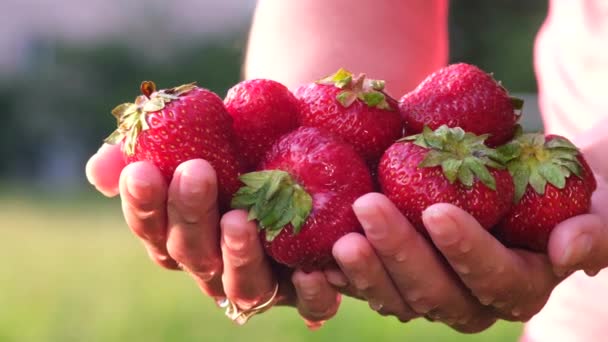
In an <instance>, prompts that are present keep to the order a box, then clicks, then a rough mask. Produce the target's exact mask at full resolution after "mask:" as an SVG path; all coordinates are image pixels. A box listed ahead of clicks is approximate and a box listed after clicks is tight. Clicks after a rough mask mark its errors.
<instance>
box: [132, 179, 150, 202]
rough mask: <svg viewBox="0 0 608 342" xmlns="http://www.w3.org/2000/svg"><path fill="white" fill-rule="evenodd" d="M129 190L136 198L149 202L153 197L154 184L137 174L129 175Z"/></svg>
mask: <svg viewBox="0 0 608 342" xmlns="http://www.w3.org/2000/svg"><path fill="white" fill-rule="evenodd" d="M127 191H128V192H129V194H130V195H131V196H133V197H134V198H135V199H136V200H139V201H142V202H144V203H145V202H148V201H150V200H151V198H152V184H151V183H150V182H148V181H147V180H145V179H141V178H139V177H136V176H133V175H131V176H129V177H127Z"/></svg>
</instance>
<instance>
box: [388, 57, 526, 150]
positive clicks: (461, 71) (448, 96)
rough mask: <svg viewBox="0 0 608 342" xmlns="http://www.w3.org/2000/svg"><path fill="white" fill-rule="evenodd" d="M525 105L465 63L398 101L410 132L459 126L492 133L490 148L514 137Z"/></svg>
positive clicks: (430, 78)
mask: <svg viewBox="0 0 608 342" xmlns="http://www.w3.org/2000/svg"><path fill="white" fill-rule="evenodd" d="M522 106H523V102H522V101H521V100H520V99H516V98H512V97H510V96H509V94H508V93H507V91H506V90H505V88H503V87H502V86H501V85H500V83H499V82H496V80H494V78H493V77H492V75H490V74H488V73H486V72H484V71H483V70H481V69H479V68H477V67H476V66H473V65H470V64H465V63H459V64H452V65H449V66H447V67H445V68H443V69H440V70H438V71H436V72H435V73H433V74H431V75H429V76H428V77H427V78H426V79H425V80H424V81H422V83H420V85H418V87H417V88H416V89H414V90H413V91H412V92H410V93H408V94H406V95H404V96H403V97H402V98H401V100H400V102H399V109H400V111H401V115H402V116H403V119H404V121H405V125H406V127H407V129H408V132H411V133H420V132H422V128H423V127H424V126H429V127H430V128H431V129H437V128H438V127H439V126H442V125H447V126H449V127H460V128H462V129H464V130H465V131H466V132H471V133H474V134H477V135H481V134H489V135H490V136H489V137H488V139H487V143H488V145H490V146H498V145H502V144H504V143H506V142H508V141H509V140H511V139H512V138H513V135H514V132H515V126H516V123H517V120H518V119H519V116H520V110H521V108H522Z"/></svg>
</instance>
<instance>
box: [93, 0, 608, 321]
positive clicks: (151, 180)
mask: <svg viewBox="0 0 608 342" xmlns="http://www.w3.org/2000/svg"><path fill="white" fill-rule="evenodd" d="M446 11H447V1H444V0H434V1H428V0H415V1H407V2H406V1H399V0H392V1H384V2H377V1H373V0H360V1H358V2H357V3H356V6H353V5H352V2H351V1H345V0H335V1H332V2H328V1H324V0H307V1H282V0H260V1H259V4H258V8H257V10H256V15H255V18H254V22H253V26H252V30H251V36H250V41H249V47H248V53H247V58H246V62H245V67H244V69H245V77H246V78H255V77H264V78H272V79H275V80H278V81H281V82H283V83H285V84H287V85H288V86H290V87H295V86H297V85H299V84H301V83H305V82H310V81H312V80H314V79H317V78H319V77H320V76H322V75H325V74H329V73H331V72H333V71H335V70H336V69H337V68H338V67H341V66H344V67H347V68H349V69H351V70H352V71H354V72H360V71H365V72H366V73H367V74H369V75H370V76H372V77H374V78H378V79H385V80H387V83H388V85H389V87H388V91H389V92H390V93H391V94H392V95H393V96H396V97H397V96H400V95H402V94H403V93H405V92H406V91H408V90H411V89H412V88H413V87H414V86H415V85H416V84H417V83H418V82H419V81H420V80H421V79H422V78H423V77H424V76H426V75H427V74H428V73H430V72H432V71H433V70H436V69H437V68H439V67H441V66H443V65H444V64H445V63H446V60H447V38H446ZM344 28H347V29H344ZM361 41H364V42H366V44H361ZM585 139H586V138H585V136H582V137H581V138H580V139H575V143H577V144H578V143H580V145H581V147H583V151H584V152H585V153H586V154H588V156H589V159H591V160H590V164H591V165H592V166H593V167H594V168H595V169H596V170H605V168H603V169H602V166H601V163H602V161H601V158H599V155H600V154H601V153H600V151H601V149H602V148H605V147H602V145H601V144H599V145H598V144H597V143H595V142H593V141H591V142H589V141H586V140H585ZM594 156H598V157H594ZM598 158H599V159H598ZM598 165H599V166H598ZM87 175H88V178H89V180H90V181H91V183H92V184H94V185H95V186H96V187H97V188H98V189H99V191H101V192H102V193H104V194H106V195H108V196H114V195H116V194H118V193H120V194H121V199H122V201H123V212H124V215H125V219H126V221H127V223H128V225H129V226H130V227H131V229H132V230H133V231H134V233H135V234H136V235H137V236H139V237H140V238H141V239H142V240H143V241H144V245H145V247H146V248H147V250H148V253H149V254H150V256H151V258H152V259H153V260H154V261H155V262H156V263H158V264H159V265H161V266H163V267H166V268H169V269H177V268H178V263H179V264H181V265H183V268H184V269H185V270H187V271H189V273H190V274H192V275H193V277H194V279H195V280H196V282H197V283H198V284H199V286H200V287H201V288H202V290H203V291H204V292H205V293H206V294H207V295H209V296H212V297H215V298H218V299H219V298H224V297H228V298H229V299H231V300H233V301H235V302H237V303H238V304H239V305H240V306H241V307H244V308H245V307H250V306H253V305H254V304H255V303H257V302H259V301H260V300H263V299H264V298H265V297H267V296H268V295H269V294H270V293H271V292H272V289H273V286H274V284H275V282H276V281H279V282H280V283H281V293H280V298H281V302H280V303H281V304H287V305H292V306H296V307H297V308H298V311H299V312H300V314H301V315H302V316H303V317H304V319H305V321H306V322H307V324H308V325H309V326H310V327H312V328H316V327H319V326H320V322H322V321H323V320H325V319H328V318H330V317H332V316H333V315H334V314H335V312H336V310H337V308H338V305H339V295H338V293H337V292H336V288H337V289H340V291H341V292H343V293H346V294H349V295H352V296H355V297H357V298H362V299H364V300H367V301H368V302H369V303H370V306H371V307H372V309H375V310H377V311H379V312H380V313H381V314H383V315H394V316H396V317H398V318H399V319H400V320H402V321H407V320H410V319H413V318H416V317H421V316H425V317H427V318H428V319H432V320H436V321H441V322H444V323H446V324H448V325H450V326H452V327H453V328H455V329H456V330H459V331H463V332H476V331H481V330H484V329H486V328H487V327H489V326H490V325H491V324H492V323H493V322H494V321H495V320H496V319H509V320H527V319H528V318H529V317H530V316H531V315H533V314H534V313H536V312H538V310H540V309H541V308H542V306H543V305H544V303H545V301H546V300H547V298H548V296H549V294H550V293H551V290H552V289H553V287H554V286H556V285H557V284H558V283H559V282H560V281H561V280H562V279H563V277H564V276H565V275H566V274H568V273H569V272H571V271H573V270H577V269H585V270H588V273H590V274H593V273H594V272H596V271H597V270H599V269H601V268H602V267H604V266H605V265H606V260H607V259H608V255H606V253H608V248H607V247H608V237H607V236H608V232H607V228H606V223H605V222H606V217H605V216H602V215H605V213H602V212H600V208H605V207H606V206H607V205H608V200H607V199H606V188H605V183H600V187H599V189H598V191H597V192H596V194H595V195H594V199H593V205H594V209H593V211H592V213H591V214H588V215H581V216H579V217H575V218H572V219H570V220H568V221H566V222H564V223H562V224H560V225H559V226H558V227H556V229H555V231H554V232H553V234H552V235H551V239H550V242H549V253H548V256H544V255H540V254H534V253H529V252H524V251H520V250H510V249H507V248H505V247H504V246H502V245H501V244H500V243H499V242H498V241H496V240H495V239H494V238H493V237H492V236H491V235H489V234H488V233H487V232H486V231H485V230H484V229H482V228H481V227H480V226H479V224H478V223H477V222H475V220H473V218H472V217H470V215H468V214H467V213H465V212H463V211H462V210H460V209H458V208H456V207H454V206H450V205H446V204H438V205H435V206H432V207H430V208H428V209H427V210H426V211H425V214H424V222H425V224H426V226H427V229H428V231H429V235H430V236H431V238H432V242H429V241H428V240H425V239H424V238H422V237H421V236H420V235H419V234H418V233H417V232H416V231H415V230H414V229H413V228H412V227H411V225H409V223H408V222H407V220H406V219H405V218H404V217H403V216H402V215H401V214H399V213H398V211H397V210H396V209H395V208H394V206H393V205H392V203H390V201H388V199H386V197H384V196H383V195H381V194H368V195H365V196H363V197H362V198H360V199H359V200H357V202H355V204H354V206H353V208H354V210H355V213H356V214H357V216H358V217H359V219H360V221H361V223H362V225H363V227H364V229H365V231H366V236H367V238H365V237H363V236H362V235H354V234H351V235H347V236H345V237H344V238H343V239H341V240H340V241H338V243H337V244H336V245H335V247H334V256H335V258H336V260H337V261H338V263H339V265H340V269H333V270H326V271H325V272H323V273H321V272H313V273H311V274H305V273H303V272H299V271H296V272H294V273H293V274H289V273H287V274H285V273H281V272H276V271H275V270H273V268H272V267H271V265H270V263H269V261H268V260H267V259H266V258H265V257H264V255H263V252H262V248H261V246H260V244H259V242H258V240H257V233H256V227H255V225H253V224H252V223H250V222H247V220H246V216H245V214H244V213H243V212H239V211H232V212H229V213H227V214H225V215H224V216H223V217H222V218H221V220H220V218H219V215H218V213H217V205H216V204H215V200H214V199H215V194H216V192H217V189H216V187H217V185H216V181H215V173H214V171H213V169H212V168H211V167H210V166H209V164H208V163H206V162H205V161H203V160H194V161H189V162H186V163H184V164H182V165H181V166H180V167H179V168H178V170H177V171H176V174H175V176H174V178H173V181H172V182H171V184H165V183H164V181H163V180H162V178H161V177H160V175H159V173H158V170H157V169H156V168H155V167H154V166H153V165H151V164H149V163H145V162H139V163H135V164H131V165H129V166H125V165H124V162H123V161H122V158H121V156H120V151H118V148H117V147H116V146H105V145H104V146H103V147H102V148H101V149H100V150H99V151H98V152H97V153H96V154H95V155H94V156H92V157H91V159H90V160H89V163H88V164H87ZM182 181H184V182H187V183H186V184H188V187H183V186H180V185H181V184H182ZM218 227H219V228H218ZM582 233H586V234H588V235H587V236H589V237H591V239H590V241H591V244H590V245H588V246H585V244H583V243H581V242H582V240H581V239H578V237H579V236H581V235H580V234H582ZM568 247H571V248H568ZM564 251H570V252H569V253H565V254H567V255H564ZM585 251H587V253H584V252H585ZM442 258H445V259H446V260H447V262H448V263H447V264H446V263H443V262H442V261H441V260H442ZM254 275H255V276H254ZM331 285H333V286H331Z"/></svg>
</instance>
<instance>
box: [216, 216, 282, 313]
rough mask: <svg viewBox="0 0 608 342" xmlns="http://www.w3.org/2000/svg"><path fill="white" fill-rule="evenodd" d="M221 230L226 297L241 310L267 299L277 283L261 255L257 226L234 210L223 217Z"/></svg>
mask: <svg viewBox="0 0 608 342" xmlns="http://www.w3.org/2000/svg"><path fill="white" fill-rule="evenodd" d="M221 227H222V238H221V245H222V257H223V261H224V274H223V276H222V281H223V283H224V291H225V293H226V296H227V297H228V298H229V299H230V300H232V301H233V302H235V303H236V304H237V305H238V306H239V307H240V308H242V309H248V308H251V307H253V306H255V305H257V304H259V303H262V302H264V301H266V300H268V298H269V297H270V296H271V295H272V293H273V292H274V289H275V285H276V282H277V280H276V279H275V277H274V276H273V273H272V269H271V267H270V264H269V262H268V260H267V259H266V256H265V254H264V250H263V247H262V244H261V243H260V240H259V237H258V230H257V226H256V224H255V223H254V222H251V221H248V220H247V212H245V211H243V210H233V211H230V212H228V213H226V214H224V216H223V217H222V220H221ZM284 289H285V288H284V287H283V286H281V287H280V290H284ZM280 296H282V294H281V295H280Z"/></svg>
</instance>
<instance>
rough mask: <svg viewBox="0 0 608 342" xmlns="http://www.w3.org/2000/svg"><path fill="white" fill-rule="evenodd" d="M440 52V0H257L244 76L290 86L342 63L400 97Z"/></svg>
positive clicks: (443, 29) (443, 4)
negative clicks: (377, 81)
mask: <svg viewBox="0 0 608 342" xmlns="http://www.w3.org/2000/svg"><path fill="white" fill-rule="evenodd" d="M447 54H448V39H447V0H409V1H402V0H387V1H377V0H359V1H352V0H332V1H327V0H289V1H285V0H259V2H258V7H257V9H256V13H255V16H254V20H253V26H252V28H251V33H250V37H249V46H248V51H247V57H246V61H245V77H246V78H257V77H264V78H270V79H274V80H278V81H281V82H283V83H285V84H286V85H287V86H288V87H290V88H294V87H296V86H298V85H300V84H302V83H305V82H310V81H313V80H315V79H318V78H320V77H321V76H324V75H327V74H330V73H332V72H334V71H336V70H337V69H338V68H340V67H344V68H346V69H349V70H351V71H353V72H355V73H359V72H365V73H366V74H368V75H369V76H370V77H372V78H377V79H384V80H386V81H387V90H388V92H389V93H391V95H393V96H395V97H399V96H401V95H403V94H404V93H405V92H407V91H409V90H411V89H412V88H413V87H415V86H416V85H417V84H418V82H420V81H421V80H422V79H423V78H424V77H425V76H426V75H428V74H429V73H431V72H432V71H434V70H436V69H437V68H439V67H441V66H443V65H445V64H446V63H447Z"/></svg>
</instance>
